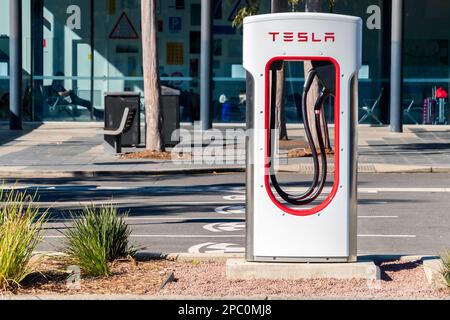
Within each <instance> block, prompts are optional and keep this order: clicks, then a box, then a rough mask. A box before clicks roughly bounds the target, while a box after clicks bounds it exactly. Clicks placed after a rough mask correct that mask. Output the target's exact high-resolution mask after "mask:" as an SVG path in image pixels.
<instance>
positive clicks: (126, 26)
mask: <svg viewBox="0 0 450 320" xmlns="http://www.w3.org/2000/svg"><path fill="white" fill-rule="evenodd" d="M109 38H110V39H139V35H138V33H137V31H136V29H135V28H134V26H133V24H132V23H131V20H130V18H128V15H127V14H126V13H125V12H123V13H122V15H121V16H120V18H119V20H117V22H116V24H115V26H114V28H113V30H112V31H111V34H110V35H109Z"/></svg>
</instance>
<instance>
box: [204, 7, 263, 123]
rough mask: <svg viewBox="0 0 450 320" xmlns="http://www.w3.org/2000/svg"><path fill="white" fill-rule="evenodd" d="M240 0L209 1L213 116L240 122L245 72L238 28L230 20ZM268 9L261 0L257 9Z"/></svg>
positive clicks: (244, 109)
mask: <svg viewBox="0 0 450 320" xmlns="http://www.w3.org/2000/svg"><path fill="white" fill-rule="evenodd" d="M243 3H244V1H223V0H216V1H214V5H213V10H214V12H213V16H214V26H213V75H214V77H213V90H214V91H213V110H212V115H213V117H214V118H213V120H214V121H215V122H219V123H243V122H245V119H246V106H245V99H244V96H245V93H246V92H245V91H246V73H245V70H244V69H243V66H242V41H243V37H242V29H239V28H233V27H232V21H233V19H234V17H235V15H236V13H237V12H238V10H239V9H240V8H241V5H243ZM269 12H270V1H261V8H260V13H261V14H263V13H269Z"/></svg>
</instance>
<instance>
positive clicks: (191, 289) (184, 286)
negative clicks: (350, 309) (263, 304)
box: [160, 261, 450, 299]
mask: <svg viewBox="0 0 450 320" xmlns="http://www.w3.org/2000/svg"><path fill="white" fill-rule="evenodd" d="M379 266H380V269H381V274H382V278H381V280H380V281H366V280H356V279H355V280H334V279H326V280H300V281H267V280H255V281H229V280H227V278H226V274H225V264H224V263H218V262H216V263H214V262H205V263H191V264H187V263H183V264H177V265H176V266H175V278H176V281H175V282H173V283H171V284H169V285H168V286H167V287H166V288H165V289H164V290H163V291H162V292H160V294H163V295H188V296H199V297H211V296H213V297H224V296H270V297H282V296H283V297H298V298H364V299H365V298H391V299H392V298H394V299H418V298H420V299H429V298H431V299H449V298H450V291H448V290H441V291H436V290H434V289H433V288H432V287H431V286H430V285H429V284H428V282H427V280H426V277H425V273H424V271H423V266H422V262H421V261H411V262H405V261H390V262H384V263H382V264H380V265H379Z"/></svg>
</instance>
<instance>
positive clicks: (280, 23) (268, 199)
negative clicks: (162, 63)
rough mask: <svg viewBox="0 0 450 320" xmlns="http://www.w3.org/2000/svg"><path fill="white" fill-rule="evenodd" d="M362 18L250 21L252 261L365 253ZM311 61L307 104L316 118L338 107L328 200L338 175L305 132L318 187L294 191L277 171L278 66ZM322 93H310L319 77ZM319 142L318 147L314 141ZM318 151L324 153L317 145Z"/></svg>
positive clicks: (341, 258)
mask: <svg viewBox="0 0 450 320" xmlns="http://www.w3.org/2000/svg"><path fill="white" fill-rule="evenodd" d="M361 38H362V21H361V19H360V18H357V17H351V16H343V15H334V14H321V13H282V14H269V15H258V16H253V17H248V18H246V19H245V20H244V68H245V69H246V70H247V109H248V111H247V112H248V114H247V118H248V120H247V122H248V123H247V127H248V129H251V130H249V132H250V134H249V137H248V141H247V162H248V163H247V200H246V201H247V235H246V236H247V240H246V241H247V250H246V258H247V261H249V262H354V261H356V259H357V233H356V232H357V118H358V117H357V113H358V98H357V96H358V71H359V69H360V67H361ZM292 61H296V62H297V61H300V62H301V61H303V62H304V61H310V62H311V65H312V68H311V69H310V70H309V71H308V73H307V74H306V75H305V81H304V82H305V83H304V85H303V86H302V84H299V88H298V90H299V92H300V93H303V94H302V110H303V112H304V113H305V112H307V110H308V108H311V107H314V108H315V115H316V123H318V122H317V121H320V119H321V114H322V115H323V113H324V110H323V108H324V103H325V101H327V100H328V99H332V100H333V101H334V103H332V104H331V105H332V108H334V110H333V111H334V112H333V113H334V128H335V130H334V150H335V152H334V156H333V159H334V176H333V186H332V187H331V191H329V194H328V195H327V197H326V198H325V199H323V200H321V201H320V202H317V201H318V200H317V199H320V195H321V194H322V193H323V192H324V190H325V188H324V187H325V184H326V180H327V175H329V174H330V170H329V169H328V167H329V164H330V163H329V162H330V160H329V159H328V160H327V157H326V156H324V157H322V155H324V154H326V152H320V151H321V150H324V142H323V132H322V131H321V130H320V129H317V128H318V127H320V125H319V126H318V127H317V126H316V130H317V132H316V133H317V136H318V137H319V142H316V143H314V141H315V140H314V138H312V135H313V134H312V130H313V129H312V128H311V120H310V121H308V120H307V119H308V117H304V119H305V118H306V120H304V121H305V129H304V130H305V136H306V137H307V138H308V141H309V143H310V146H311V151H312V152H313V164H314V175H313V178H312V182H311V187H310V188H309V189H307V190H304V193H303V194H300V195H299V194H297V195H292V194H289V192H288V191H286V190H284V189H283V188H282V187H280V185H279V183H278V181H277V176H276V173H275V172H274V168H273V166H274V164H273V162H274V161H273V159H272V157H273V154H272V152H273V150H274V148H275V142H274V140H275V139H274V138H273V136H272V134H271V133H272V129H274V117H275V116H274V106H273V105H274V98H273V97H274V96H275V92H274V90H276V89H275V88H276V87H275V86H274V83H276V74H277V72H276V71H277V70H280V68H281V66H282V65H283V63H286V62H292ZM315 80H317V81H319V83H320V94H319V96H318V98H317V101H316V103H315V105H314V106H308V105H307V96H308V94H309V92H310V90H311V87H312V86H313V83H314V81H315ZM312 146H314V147H312ZM316 150H318V151H316Z"/></svg>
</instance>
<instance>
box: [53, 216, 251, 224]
mask: <svg viewBox="0 0 450 320" xmlns="http://www.w3.org/2000/svg"><path fill="white" fill-rule="evenodd" d="M242 219H243V218H239V217H233V218H231V217H229V218H227V217H226V216H221V217H205V218H198V217H197V218H190V217H179V218H174V217H128V218H125V220H127V221H185V220H189V221H217V220H219V221H224V220H242ZM72 220H73V219H70V218H64V219H53V220H52V219H50V220H47V223H58V222H66V221H67V222H70V221H72Z"/></svg>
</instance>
